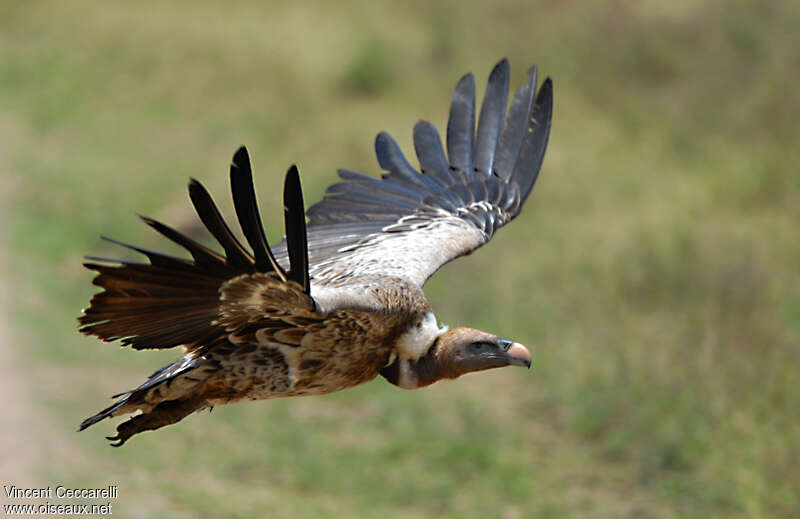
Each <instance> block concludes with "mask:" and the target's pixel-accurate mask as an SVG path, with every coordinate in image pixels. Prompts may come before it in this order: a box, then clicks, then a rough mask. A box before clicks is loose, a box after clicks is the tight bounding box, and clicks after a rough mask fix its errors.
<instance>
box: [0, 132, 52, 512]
mask: <svg viewBox="0 0 800 519" xmlns="http://www.w3.org/2000/svg"><path fill="white" fill-rule="evenodd" d="M6 123H8V121H5V120H0V138H2V139H3V141H4V142H5V144H6V145H8V144H9V140H8V139H7V137H9V136H10V135H15V134H14V133H12V132H11V128H13V126H11V125H10V124H6ZM8 149H9V148H6V150H1V149H0V171H2V172H3V177H8V178H2V180H3V184H4V189H3V191H2V192H0V222H2V224H3V227H0V406H1V407H0V416H1V417H2V418H0V485H6V484H9V483H13V484H15V485H18V486H21V485H25V484H33V483H34V478H35V473H36V467H38V466H39V462H40V461H41V458H42V456H41V454H40V453H41V449H40V445H39V444H38V442H37V441H36V440H35V438H37V437H39V436H40V433H39V431H38V430H37V427H36V423H35V411H34V409H35V408H36V406H35V403H34V400H33V393H32V391H31V387H30V386H29V382H28V380H27V378H26V373H27V372H26V370H25V366H24V363H23V361H22V359H21V356H20V354H19V353H18V351H17V349H18V345H19V342H17V341H16V340H15V337H14V332H13V328H12V316H11V308H12V304H13V299H12V293H13V291H14V285H13V284H12V283H11V282H9V280H12V279H13V275H12V272H11V271H10V270H9V266H10V265H11V263H12V258H11V254H12V252H11V251H10V250H9V242H10V237H9V236H8V229H7V228H6V227H5V226H6V225H9V224H10V225H13V222H14V218H13V215H12V214H10V212H9V211H8V207H9V205H10V202H11V197H12V192H13V189H14V186H15V182H14V178H13V173H9V172H10V171H12V168H11V165H10V163H9V161H7V160H5V159H7V157H8V155H9V153H8ZM7 222H8V223H7ZM0 495H2V496H3V498H2V500H5V492H0Z"/></svg>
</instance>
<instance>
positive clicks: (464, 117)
mask: <svg viewBox="0 0 800 519" xmlns="http://www.w3.org/2000/svg"><path fill="white" fill-rule="evenodd" d="M536 83H537V73H536V67H533V68H531V69H530V70H529V77H528V82H527V83H525V84H523V85H522V86H520V87H519V89H518V90H517V91H516V93H515V95H514V98H513V100H512V102H511V105H510V108H509V109H508V111H506V106H507V100H508V90H509V65H508V61H507V60H505V59H504V60H502V61H501V62H500V63H498V64H497V65H496V66H495V67H494V69H493V70H492V73H491V75H490V76H489V81H488V86H487V88H486V93H485V96H484V99H483V105H482V106H481V111H480V117H479V119H478V126H477V130H476V129H475V82H474V79H473V76H472V74H467V75H465V76H464V77H462V78H461V80H460V81H459V82H458V85H457V86H456V89H455V92H454V94H453V99H452V104H451V108H450V117H449V120H448V125H447V138H446V144H447V156H445V152H444V149H443V146H442V143H441V140H440V138H439V134H438V133H437V131H436V128H435V127H434V126H433V125H432V124H431V123H429V122H427V121H420V122H419V123H417V125H416V126H415V127H414V147H415V149H416V153H417V157H418V159H419V163H420V172H418V171H416V170H415V169H414V168H413V167H412V166H411V165H410V164H409V163H408V161H407V160H406V159H405V157H404V156H403V154H402V152H401V151H400V148H399V146H398V145H397V143H396V142H395V140H394V139H393V138H392V137H390V136H389V135H388V134H387V133H380V134H379V135H378V136H377V139H376V140H375V151H376V154H377V157H378V163H379V164H380V166H381V168H383V169H384V170H385V171H387V173H385V174H384V175H383V176H382V177H381V178H380V179H378V178H374V177H371V176H368V175H365V174H362V173H358V172H355V171H350V170H339V177H340V178H341V179H342V182H340V183H337V184H334V185H332V186H330V187H329V188H328V189H327V191H326V193H325V197H324V198H323V200H322V201H321V202H319V203H317V204H315V205H314V206H312V207H311V208H310V209H309V210H308V213H307V215H308V219H309V223H308V232H309V234H308V248H309V256H310V258H309V259H310V268H309V270H310V274H311V279H312V282H313V283H314V284H315V285H322V286H330V287H335V286H342V285H347V284H348V282H350V281H351V280H353V279H354V278H357V277H360V276H365V275H366V276H371V275H380V276H386V275H393V276H398V277H401V278H404V279H407V280H409V281H412V282H414V283H416V284H418V285H419V286H422V285H423V284H424V283H425V281H426V280H427V279H428V278H429V277H430V276H431V275H433V273H434V272H436V271H437V270H438V269H439V268H440V267H441V266H442V265H444V264H445V263H447V262H449V261H451V260H453V259H455V258H458V257H459V256H462V255H464V254H468V253H470V252H471V251H473V250H475V249H477V248H478V247H480V246H481V245H483V244H485V243H487V242H488V241H489V240H490V239H491V238H492V236H493V235H494V233H495V232H496V231H497V229H499V228H500V227H502V226H503V225H505V224H506V223H508V222H510V221H511V220H512V219H514V218H515V217H516V216H517V215H518V214H519V212H520V209H521V208H522V205H523V203H524V202H525V200H526V199H527V197H528V195H529V194H530V192H531V189H532V188H533V184H534V182H535V181H536V177H537V176H538V174H539V169H540V167H541V165H542V160H543V159H544V153H545V148H546V146H547V139H548V136H549V134H550V122H551V119H552V112H553V87H552V82H551V80H550V79H549V78H548V79H546V80H545V81H544V83H543V84H542V86H541V88H540V89H539V91H538V93H537V91H536ZM284 246H285V244H279V245H278V246H277V247H276V256H277V257H278V258H279V259H280V260H283V259H284V258H285V256H286V252H285V249H284Z"/></svg>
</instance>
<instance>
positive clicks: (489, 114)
mask: <svg viewBox="0 0 800 519" xmlns="http://www.w3.org/2000/svg"><path fill="white" fill-rule="evenodd" d="M509 76H510V69H509V64H508V60H507V59H506V58H503V59H502V60H500V62H499V63H497V65H495V66H494V69H492V72H491V74H489V80H488V82H487V84H486V93H485V94H484V95H483V104H482V105H481V115H480V117H479V118H478V131H477V133H476V136H475V152H474V154H473V155H474V156H473V168H474V169H475V171H478V172H480V173H483V174H484V175H489V174H491V172H492V165H493V163H494V157H495V153H496V151H497V143H498V141H499V139H500V131H501V130H502V128H503V118H504V116H505V113H506V104H507V103H508V86H509Z"/></svg>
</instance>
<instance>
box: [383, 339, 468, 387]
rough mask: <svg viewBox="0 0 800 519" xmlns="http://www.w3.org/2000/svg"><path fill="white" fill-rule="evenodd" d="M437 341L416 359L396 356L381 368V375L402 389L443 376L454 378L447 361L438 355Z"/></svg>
mask: <svg viewBox="0 0 800 519" xmlns="http://www.w3.org/2000/svg"><path fill="white" fill-rule="evenodd" d="M438 353H439V351H438V344H437V341H434V343H433V344H432V345H431V346H430V348H429V350H428V352H427V353H426V354H425V355H423V356H422V357H420V358H419V359H417V360H409V359H403V358H400V357H398V358H397V360H395V361H394V362H393V363H392V364H391V365H389V366H387V367H385V368H383V369H382V370H381V375H383V376H384V378H386V380H388V381H389V382H391V383H392V384H394V385H396V386H400V387H402V388H403V389H417V388H420V387H425V386H429V385H431V384H433V383H434V382H436V381H437V380H441V379H443V378H455V377H457V376H458V374H457V373H451V372H450V371H451V370H450V369H449V367H450V366H449V363H447V362H443V359H442V358H441V356H440V355H438Z"/></svg>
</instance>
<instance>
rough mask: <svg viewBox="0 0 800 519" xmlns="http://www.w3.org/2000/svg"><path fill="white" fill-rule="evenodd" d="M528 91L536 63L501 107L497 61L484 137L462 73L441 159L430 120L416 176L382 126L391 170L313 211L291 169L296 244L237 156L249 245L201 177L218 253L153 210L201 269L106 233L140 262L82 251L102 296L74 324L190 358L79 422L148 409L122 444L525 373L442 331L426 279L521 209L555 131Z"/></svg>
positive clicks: (521, 351)
mask: <svg viewBox="0 0 800 519" xmlns="http://www.w3.org/2000/svg"><path fill="white" fill-rule="evenodd" d="M536 87H537V74H536V68H535V67H533V68H531V69H530V71H529V74H528V81H527V82H526V83H525V84H523V85H522V86H520V87H519V88H518V89H517V91H516V93H515V94H514V97H513V99H512V101H511V104H510V107H509V108H508V110H506V107H507V106H508V93H509V65H508V62H507V61H506V60H502V61H501V62H500V63H498V64H497V65H496V66H495V67H494V69H493V70H492V72H491V74H490V76H489V81H488V85H487V88H486V93H485V95H484V99H483V104H482V106H481V108H480V117H479V118H478V124H477V129H476V126H475V113H476V108H475V82H474V79H473V77H472V74H467V75H465V76H464V77H462V78H461V80H460V81H459V82H458V85H457V86H456V89H455V92H454V94H453V99H452V104H451V108H450V117H449V120H448V124H447V135H446V144H447V153H446V154H445V150H444V148H443V146H442V142H441V139H440V137H439V134H438V132H437V131H436V128H434V126H433V125H432V124H431V123H429V122H427V121H420V122H419V123H417V124H416V126H415V127H414V133H413V137H414V147H415V150H416V154H417V157H418V159H419V164H420V171H417V170H415V169H414V168H413V167H412V166H411V164H409V163H408V161H407V160H406V158H405V157H404V156H403V153H402V152H401V151H400V147H399V146H398V145H397V143H396V142H395V141H394V139H393V138H392V137H391V136H389V135H388V134H386V133H380V134H379V135H378V136H377V138H376V140H375V151H376V154H377V158H378V163H379V164H380V166H381V168H382V169H383V170H384V171H385V173H384V174H383V175H382V177H381V178H375V177H372V176H369V175H365V174H363V173H358V172H355V171H351V170H345V169H343V170H339V177H340V178H341V180H342V182H339V183H336V184H333V185H332V186H330V187H329V188H328V189H327V191H326V193H325V196H324V198H323V199H322V201H320V202H318V203H317V204H315V205H313V206H312V207H311V208H309V210H308V212H304V208H303V196H302V192H301V188H300V179H299V175H298V172H297V168H296V167H294V166H292V167H291V168H290V169H289V171H288V173H287V175H286V179H285V183H284V198H283V202H284V215H285V225H286V237H285V239H284V240H283V241H281V242H280V243H278V244H276V245H274V246H273V247H270V246H269V244H268V243H267V239H266V235H265V233H264V229H263V227H262V223H261V218H260V216H259V211H258V205H257V204H256V197H255V189H254V186H253V176H252V170H251V167H250V158H249V155H248V153H247V150H246V149H245V148H244V147H242V148H240V149H239V150H238V151H237V152H236V154H235V155H234V157H233V163H232V164H231V168H230V182H231V191H232V195H233V201H234V207H235V210H236V215H237V218H238V220H239V225H240V226H241V229H242V233H243V235H244V237H245V240H246V241H247V244H248V245H249V246H250V249H251V250H252V252H250V251H248V249H247V248H245V246H244V245H242V243H240V242H239V240H238V239H237V238H236V237H235V236H234V234H233V233H232V232H231V230H230V228H229V227H228V225H227V224H226V223H225V220H224V219H223V217H222V215H221V214H220V212H219V210H218V209H217V207H216V204H215V203H214V201H213V200H212V198H211V196H210V195H209V193H208V192H207V191H206V189H205V188H204V187H203V186H202V185H201V184H200V183H199V182H198V181H196V180H194V179H192V180H191V182H190V183H189V196H190V198H191V201H192V204H193V205H194V207H195V210H196V211H197V214H198V216H199V217H200V220H201V221H202V222H203V224H204V225H205V227H206V228H207V229H208V231H209V232H210V233H211V235H212V236H213V237H214V238H215V239H216V241H217V242H218V243H219V245H220V246H221V247H222V249H223V251H224V255H223V254H220V253H217V252H215V251H213V250H211V249H209V248H207V247H205V246H204V245H201V244H200V243H198V242H196V241H194V240H193V239H191V238H189V237H187V236H185V235H183V234H181V233H180V232H178V231H176V230H174V229H172V228H170V227H168V226H167V225H165V224H163V223H161V222H158V221H156V220H153V219H150V218H145V217H142V219H143V220H144V222H145V223H147V224H148V225H150V226H151V227H152V228H153V229H155V230H156V231H157V232H159V233H160V234H162V235H163V236H165V237H166V238H168V239H170V240H172V241H173V242H175V243H177V244H178V245H180V246H182V247H183V248H185V249H186V250H187V251H188V253H189V255H190V256H191V258H192V259H184V258H178V257H173V256H168V255H165V254H161V253H158V252H154V251H150V250H146V249H143V248H140V247H135V246H132V245H127V244H124V243H121V242H116V241H114V240H109V241H112V242H113V243H117V244H119V245H122V246H124V247H128V248H130V249H133V250H135V251H137V252H139V253H141V254H143V255H144V256H146V257H147V259H148V262H147V263H137V262H129V261H117V260H107V259H100V258H88V259H89V262H88V263H86V264H85V265H86V267H88V268H89V269H92V270H95V271H97V272H98V274H97V276H96V277H95V278H94V281H93V283H94V284H95V285H98V286H100V287H102V288H103V291H101V292H99V293H97V294H95V295H94V297H93V298H92V300H91V304H90V306H89V308H87V309H86V310H84V314H83V315H82V316H81V317H80V318H79V322H80V331H81V332H83V333H85V334H89V335H95V336H97V337H99V338H100V339H102V340H104V341H114V340H120V342H121V344H122V345H123V346H128V345H129V346H132V347H133V348H135V349H148V348H172V347H175V346H182V347H183V349H184V351H185V355H184V356H183V357H182V358H181V359H180V360H178V361H177V362H175V363H173V364H170V365H168V366H165V367H164V368H162V369H160V370H158V371H156V372H155V373H153V374H152V375H151V376H150V377H149V378H148V379H147V380H146V381H145V382H144V383H143V384H142V385H140V386H139V387H137V388H135V389H133V390H131V391H127V392H125V393H122V394H120V395H116V396H115V398H118V400H117V401H116V402H115V403H114V404H112V405H111V406H110V407H108V408H106V409H104V410H102V411H100V412H99V413H97V414H96V415H94V416H92V417H90V418H87V419H86V420H84V421H83V423H81V425H80V429H81V430H83V429H85V428H86V427H89V426H90V425H93V424H95V423H97V422H98V421H100V420H102V419H104V418H108V417H112V416H118V415H124V414H129V413H134V412H136V411H140V414H138V415H135V416H133V417H131V418H129V419H128V420H127V421H126V422H123V423H122V424H120V425H119V426H118V427H117V434H116V435H115V436H113V437H110V438H109V440H111V441H112V442H113V443H112V445H114V446H119V445H122V444H123V443H125V442H126V441H127V440H128V439H129V438H130V437H131V436H133V435H134V434H137V433H140V432H143V431H147V430H153V429H158V428H159V427H163V426H165V425H169V424H172V423H175V422H178V421H180V420H181V419H183V418H184V417H185V416H187V415H189V414H191V413H193V412H195V411H199V410H201V409H205V408H210V407H213V406H215V405H221V404H226V403H230V402H235V401H240V400H259V399H266V398H276V397H285V396H300V395H319V394H325V393H331V392H333V391H339V390H341V389H345V388H348V387H352V386H355V385H357V384H360V383H362V382H366V381H369V380H372V379H373V378H375V377H376V376H378V375H382V376H383V377H384V378H386V379H387V380H388V381H389V382H391V383H392V384H395V385H397V386H400V387H402V388H405V389H416V388H419V387H423V386H427V385H429V384H432V383H434V382H436V381H437V380H441V379H446V378H457V377H459V376H460V375H463V374H465V373H470V372H474V371H480V370H485V369H490V368H496V367H502V366H508V365H517V366H526V367H530V353H529V352H528V350H527V349H525V347H524V346H522V345H520V344H518V343H515V342H511V341H508V340H505V339H501V338H499V337H497V336H496V335H493V334H490V333H486V332H482V331H479V330H474V329H471V328H454V329H447V328H446V327H444V328H440V327H439V325H438V324H437V320H436V318H435V316H434V314H433V312H432V310H431V307H430V305H429V304H428V301H427V300H426V299H425V295H424V294H423V292H422V286H423V285H424V284H425V281H426V280H427V279H428V278H429V277H430V276H431V275H433V273H434V272H436V271H437V270H438V269H439V268H440V267H441V266H442V265H444V264H445V263H447V262H449V261H451V260H453V259H455V258H458V257H459V256H463V255H464V254H468V253H470V252H472V251H473V250H475V249H477V248H478V247H480V246H481V245H483V244H485V243H487V242H488V241H489V240H490V239H491V238H492V236H493V235H494V233H495V232H496V231H497V229H499V228H500V227H501V226H503V225H505V224H506V223H508V222H509V221H511V220H512V219H514V218H515V217H516V216H517V215H518V214H519V212H520V209H521V208H522V204H523V203H524V202H525V200H526V199H527V197H528V195H529V194H530V191H531V189H532V188H533V185H534V182H535V181H536V177H537V176H538V174H539V169H540V168H541V165H542V161H543V159H544V154H545V148H546V146H547V139H548V136H549V134H550V122H551V119H552V111H553V87H552V82H551V80H550V79H549V78H548V79H546V80H545V81H544V82H543V84H542V85H541V87H539V89H538V91H537V89H536ZM106 239H107V238H106Z"/></svg>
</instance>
